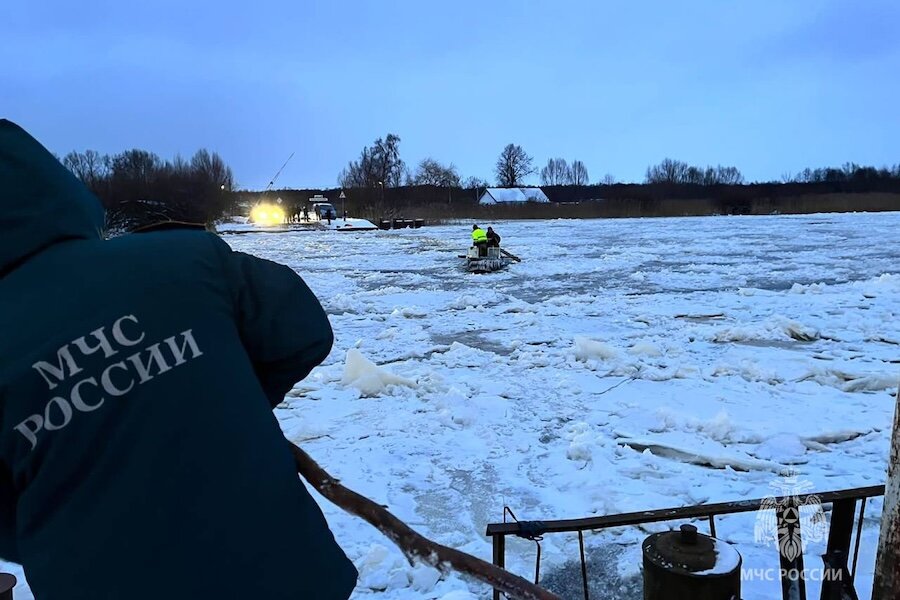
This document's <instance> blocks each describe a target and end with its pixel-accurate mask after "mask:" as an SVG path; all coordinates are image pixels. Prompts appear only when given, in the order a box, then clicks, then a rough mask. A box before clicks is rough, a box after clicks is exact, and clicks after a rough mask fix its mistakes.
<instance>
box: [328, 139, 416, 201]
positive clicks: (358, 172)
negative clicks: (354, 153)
mask: <svg viewBox="0 0 900 600" xmlns="http://www.w3.org/2000/svg"><path fill="white" fill-rule="evenodd" d="M405 172H406V165H405V164H404V162H403V161H402V160H401V159H400V137H399V136H396V135H394V134H393V133H389V134H388V135H387V137H385V138H384V139H381V138H378V139H377V140H375V143H374V144H372V146H369V147H366V148H363V150H362V152H361V153H360V156H359V160H356V161H350V163H349V164H348V165H347V167H346V168H345V169H344V170H343V171H341V173H340V175H338V183H339V184H340V185H341V187H345V188H353V187H376V186H379V185H384V186H385V187H397V186H399V185H401V184H402V183H403V175H404V173H405Z"/></svg>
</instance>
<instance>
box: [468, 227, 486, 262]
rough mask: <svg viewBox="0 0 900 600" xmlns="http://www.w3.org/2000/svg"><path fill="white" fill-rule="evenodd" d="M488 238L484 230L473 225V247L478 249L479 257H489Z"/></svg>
mask: <svg viewBox="0 0 900 600" xmlns="http://www.w3.org/2000/svg"><path fill="white" fill-rule="evenodd" d="M487 244H488V238H487V234H486V233H485V232H484V229H482V228H481V227H479V226H478V225H472V245H473V246H475V247H476V248H478V256H487Z"/></svg>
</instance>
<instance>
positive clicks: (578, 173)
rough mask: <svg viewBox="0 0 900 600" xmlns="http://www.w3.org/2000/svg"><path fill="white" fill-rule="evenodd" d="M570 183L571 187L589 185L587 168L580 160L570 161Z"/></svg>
mask: <svg viewBox="0 0 900 600" xmlns="http://www.w3.org/2000/svg"><path fill="white" fill-rule="evenodd" d="M570 183H572V184H573V185H588V183H590V177H588V170H587V167H586V166H584V163H583V162H581V161H580V160H573V161H572V168H571V173H570Z"/></svg>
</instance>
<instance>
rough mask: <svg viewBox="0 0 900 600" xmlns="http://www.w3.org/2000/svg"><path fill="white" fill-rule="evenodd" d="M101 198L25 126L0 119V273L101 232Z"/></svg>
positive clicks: (96, 236)
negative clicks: (67, 242) (56, 246)
mask: <svg viewBox="0 0 900 600" xmlns="http://www.w3.org/2000/svg"><path fill="white" fill-rule="evenodd" d="M103 223H104V216H103V207H102V206H101V204H100V201H99V200H98V199H97V197H96V196H94V195H93V194H92V193H91V192H90V190H88V189H87V187H85V185H84V184H83V183H81V181H79V180H78V178H77V177H75V175H73V174H72V173H71V172H70V171H69V170H68V169H67V168H65V167H64V166H63V165H62V164H61V163H60V162H59V161H58V160H56V158H55V157H54V156H53V155H52V154H51V153H50V152H49V151H47V149H46V148H44V147H43V146H42V145H41V144H40V143H39V142H38V141H37V140H36V139H34V138H33V137H31V136H30V135H28V133H26V132H25V130H24V129H22V128H21V127H19V126H18V125H16V124H15V123H13V122H11V121H7V120H6V119H0V276H3V275H4V274H6V273H8V272H9V271H10V270H12V269H13V268H15V267H16V265H18V264H19V263H20V262H21V261H23V260H24V259H26V258H28V257H29V256H31V255H33V254H36V253H38V252H40V251H41V250H43V249H44V248H46V247H48V246H50V245H52V244H55V243H57V242H61V241H64V240H71V239H100V238H102V236H103Z"/></svg>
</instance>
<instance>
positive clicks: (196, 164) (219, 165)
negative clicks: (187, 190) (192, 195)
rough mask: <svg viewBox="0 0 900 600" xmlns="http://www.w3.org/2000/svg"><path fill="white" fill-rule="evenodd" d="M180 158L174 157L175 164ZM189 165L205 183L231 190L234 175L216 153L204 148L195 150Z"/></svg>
mask: <svg viewBox="0 0 900 600" xmlns="http://www.w3.org/2000/svg"><path fill="white" fill-rule="evenodd" d="M181 160H182V159H181V157H180V156H176V157H175V164H176V166H177V165H178V164H179V162H180V161H181ZM190 166H191V170H192V171H193V172H194V174H195V175H196V176H197V177H198V178H199V179H200V180H202V181H204V183H205V184H207V185H210V186H212V187H214V188H219V189H221V190H226V191H229V192H230V191H231V190H232V187H233V186H234V175H233V174H232V172H231V167H229V166H228V165H226V164H225V161H224V160H222V157H221V156H219V154H218V153H216V152H210V151H209V150H207V149H206V148H202V149H200V150H197V152H196V153H195V154H194V156H193V157H192V158H191V165H190Z"/></svg>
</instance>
